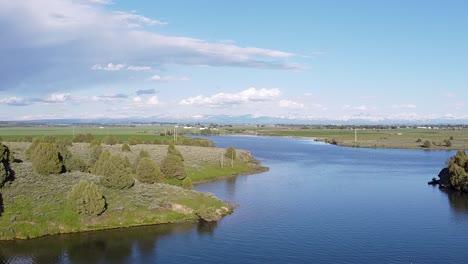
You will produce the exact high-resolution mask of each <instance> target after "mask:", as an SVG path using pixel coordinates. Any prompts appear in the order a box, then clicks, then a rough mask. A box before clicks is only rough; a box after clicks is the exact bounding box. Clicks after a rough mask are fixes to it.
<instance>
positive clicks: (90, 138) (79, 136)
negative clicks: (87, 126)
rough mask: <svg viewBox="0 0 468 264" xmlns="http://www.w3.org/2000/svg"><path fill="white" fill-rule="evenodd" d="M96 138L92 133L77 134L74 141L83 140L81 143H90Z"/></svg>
mask: <svg viewBox="0 0 468 264" xmlns="http://www.w3.org/2000/svg"><path fill="white" fill-rule="evenodd" d="M93 140H94V136H93V135H91V134H90V133H87V134H86V135H85V134H77V135H76V136H75V137H74V138H73V142H81V143H90V142H91V141H93Z"/></svg>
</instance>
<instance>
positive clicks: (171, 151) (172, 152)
mask: <svg viewBox="0 0 468 264" xmlns="http://www.w3.org/2000/svg"><path fill="white" fill-rule="evenodd" d="M167 155H175V156H179V157H180V159H181V160H182V161H184V156H182V153H180V151H178V150H177V149H176V147H175V145H174V144H172V143H171V144H169V146H167Z"/></svg>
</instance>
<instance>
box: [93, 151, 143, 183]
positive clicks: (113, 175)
mask: <svg viewBox="0 0 468 264" xmlns="http://www.w3.org/2000/svg"><path fill="white" fill-rule="evenodd" d="M91 172H92V173H94V174H96V175H100V176H102V178H101V184H102V185H104V186H106V187H108V188H112V189H128V188H130V187H132V186H133V184H134V180H133V177H132V170H131V168H130V163H129V161H128V159H126V158H123V157H122V156H120V155H111V154H110V152H109V151H107V150H106V151H104V152H103V153H102V154H101V156H100V157H99V159H98V161H97V162H96V164H95V165H94V167H93V168H92V170H91Z"/></svg>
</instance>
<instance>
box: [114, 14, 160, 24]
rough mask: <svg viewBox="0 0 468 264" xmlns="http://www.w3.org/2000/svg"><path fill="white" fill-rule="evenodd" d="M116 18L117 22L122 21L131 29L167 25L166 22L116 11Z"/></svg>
mask: <svg viewBox="0 0 468 264" xmlns="http://www.w3.org/2000/svg"><path fill="white" fill-rule="evenodd" d="M114 17H115V18H116V19H117V20H120V21H122V22H123V23H125V24H126V25H127V26H128V27H129V28H138V27H141V26H155V25H157V26H162V25H167V23H166V22H161V21H159V20H155V19H151V18H148V17H145V16H141V15H138V14H135V13H134V12H132V13H128V12H122V11H114Z"/></svg>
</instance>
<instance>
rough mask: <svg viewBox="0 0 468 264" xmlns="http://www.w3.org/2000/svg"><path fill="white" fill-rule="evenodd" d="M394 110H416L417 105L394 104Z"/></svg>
mask: <svg viewBox="0 0 468 264" xmlns="http://www.w3.org/2000/svg"><path fill="white" fill-rule="evenodd" d="M392 108H395V109H414V108H416V105H414V104H394V105H392Z"/></svg>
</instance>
